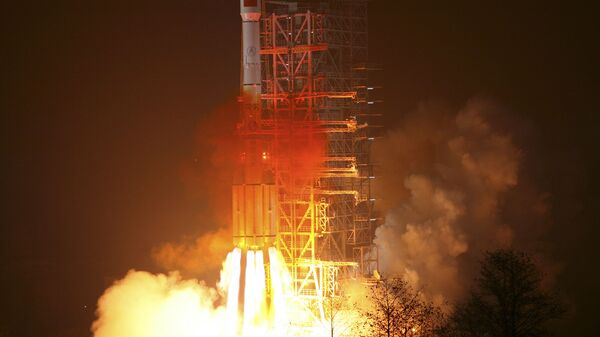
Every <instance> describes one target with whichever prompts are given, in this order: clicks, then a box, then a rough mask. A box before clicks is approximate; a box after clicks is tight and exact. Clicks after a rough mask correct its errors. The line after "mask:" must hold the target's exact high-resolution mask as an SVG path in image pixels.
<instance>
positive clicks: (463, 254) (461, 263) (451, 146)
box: [374, 100, 547, 304]
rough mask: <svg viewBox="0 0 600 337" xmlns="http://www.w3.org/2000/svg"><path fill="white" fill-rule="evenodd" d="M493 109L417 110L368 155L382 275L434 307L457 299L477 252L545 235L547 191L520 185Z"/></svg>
mask: <svg viewBox="0 0 600 337" xmlns="http://www.w3.org/2000/svg"><path fill="white" fill-rule="evenodd" d="M497 110H498V109H497V108H496V107H495V106H494V105H493V104H491V103H489V102H485V101H482V100H473V101H470V102H468V103H467V104H466V106H465V107H464V108H463V109H462V110H460V111H458V112H457V113H454V112H451V111H448V110H447V109H443V108H440V107H439V106H435V105H433V104H422V105H421V106H420V107H419V109H417V111H415V112H414V113H411V114H408V115H406V116H405V119H404V121H403V124H402V127H401V128H400V129H398V130H395V131H392V132H389V133H388V134H387V137H385V138H384V139H383V141H382V142H380V144H379V146H378V147H376V148H375V149H374V151H375V153H374V155H375V158H376V160H378V161H379V163H380V164H381V167H382V172H381V173H382V174H381V179H380V181H379V183H378V185H377V186H378V189H379V190H380V191H379V195H381V196H382V197H383V201H382V203H381V205H382V207H383V211H384V212H385V214H386V217H385V223H384V224H383V225H382V226H380V227H379V228H378V229H377V232H376V239H375V242H376V244H378V245H379V247H380V259H381V261H380V263H381V267H382V271H383V272H384V273H387V274H395V275H403V276H404V277H405V278H406V279H407V280H408V281H409V282H410V283H411V284H412V285H413V286H414V287H415V288H423V289H424V291H425V292H426V293H428V294H429V295H430V296H431V297H432V299H433V300H434V301H435V302H437V303H438V304H442V303H443V302H446V301H454V300H457V299H459V298H460V297H461V296H462V295H464V292H465V289H466V288H468V285H469V284H470V281H471V279H472V277H473V275H474V270H475V268H476V265H477V262H478V259H479V256H480V255H479V254H480V253H481V252H482V251H484V250H489V249H494V248H498V247H508V246H516V247H519V248H523V247H529V246H530V245H532V244H533V243H534V242H535V241H536V239H537V238H538V237H539V233H541V232H543V228H542V227H543V226H544V218H545V214H546V211H547V206H546V205H545V201H544V195H542V194H540V193H538V192H537V191H536V190H535V189H534V188H531V184H530V183H528V182H526V183H522V182H521V181H520V177H519V175H520V170H519V169H520V165H521V163H522V151H521V150H520V149H518V148H517V146H516V145H515V143H514V141H513V138H512V137H511V135H509V134H505V133H503V132H501V131H499V130H497V129H495V128H494V126H493V125H492V124H491V122H490V118H492V117H494V113H495V112H497ZM517 209H518V211H517Z"/></svg>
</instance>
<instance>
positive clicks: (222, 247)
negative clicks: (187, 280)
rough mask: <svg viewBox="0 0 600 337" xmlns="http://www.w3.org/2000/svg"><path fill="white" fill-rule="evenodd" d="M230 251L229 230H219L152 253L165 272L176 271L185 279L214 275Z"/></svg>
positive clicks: (164, 245) (157, 249)
mask: <svg viewBox="0 0 600 337" xmlns="http://www.w3.org/2000/svg"><path fill="white" fill-rule="evenodd" d="M230 250H231V230H228V229H219V230H216V231H211V232H208V233H205V234H203V235H200V236H199V237H197V238H195V239H193V240H189V241H185V240H182V242H179V243H173V242H168V243H165V244H163V245H161V246H159V247H157V248H156V249H155V250H154V251H153V254H152V255H153V257H154V260H155V261H156V263H158V265H159V266H160V267H162V268H163V269H165V270H178V271H180V272H181V273H182V274H183V275H184V276H187V277H202V276H204V275H210V274H216V272H215V271H216V270H219V268H220V267H221V259H222V257H223V256H225V255H227V252H229V251H230Z"/></svg>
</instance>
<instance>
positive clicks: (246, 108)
mask: <svg viewBox="0 0 600 337" xmlns="http://www.w3.org/2000/svg"><path fill="white" fill-rule="evenodd" d="M261 5H262V4H261V0H241V1H240V15H241V17H242V50H241V52H242V59H241V68H242V71H241V75H242V79H241V93H240V94H241V97H240V98H241V103H242V104H241V120H240V122H239V123H238V132H239V134H238V135H239V138H238V139H239V145H240V163H239V165H238V167H237V170H236V173H235V177H234V183H233V193H232V196H233V205H232V206H233V208H232V211H233V243H234V245H235V246H238V247H240V248H242V249H263V248H268V247H269V246H272V245H274V242H275V236H276V224H277V220H278V217H277V190H276V188H275V183H274V180H275V179H274V177H273V169H272V168H273V164H272V158H271V151H272V144H271V141H270V138H269V137H267V136H265V135H264V134H261V132H258V131H260V129H261V113H262V111H261V110H262V109H261V105H262V103H261V96H260V95H261V93H262V88H261V81H262V78H261V76H262V75H261V65H260V17H261V10H262V9H261Z"/></svg>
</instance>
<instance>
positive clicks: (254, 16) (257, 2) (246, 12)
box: [240, 0, 262, 21]
mask: <svg viewBox="0 0 600 337" xmlns="http://www.w3.org/2000/svg"><path fill="white" fill-rule="evenodd" d="M261 8H262V3H261V0H240V14H241V16H242V20H244V21H258V20H259V19H260V14H261Z"/></svg>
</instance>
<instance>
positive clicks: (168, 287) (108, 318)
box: [92, 270, 225, 337]
mask: <svg viewBox="0 0 600 337" xmlns="http://www.w3.org/2000/svg"><path fill="white" fill-rule="evenodd" d="M218 301H219V294H218V292H217V290H215V289H213V288H209V287H206V286H205V285H203V284H202V283H199V282H198V281H197V280H183V279H182V278H181V277H180V276H179V274H178V273H170V274H168V275H165V274H157V275H154V274H150V273H147V272H143V271H135V270H131V271H129V273H128V274H127V275H126V276H125V278H123V279H122V280H119V281H118V282H116V283H115V284H114V285H113V286H112V287H110V288H109V289H107V290H106V292H105V293H104V294H103V295H102V297H101V298H100V300H99V301H98V312H97V314H98V320H97V321H96V322H94V324H93V326H92V331H93V332H94V337H123V336H127V337H164V336H173V337H192V336H194V337H197V336H219V333H218V331H220V330H222V326H223V324H224V321H223V319H224V317H225V315H224V312H225V311H224V310H225V309H224V308H223V307H221V306H219V305H218Z"/></svg>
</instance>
